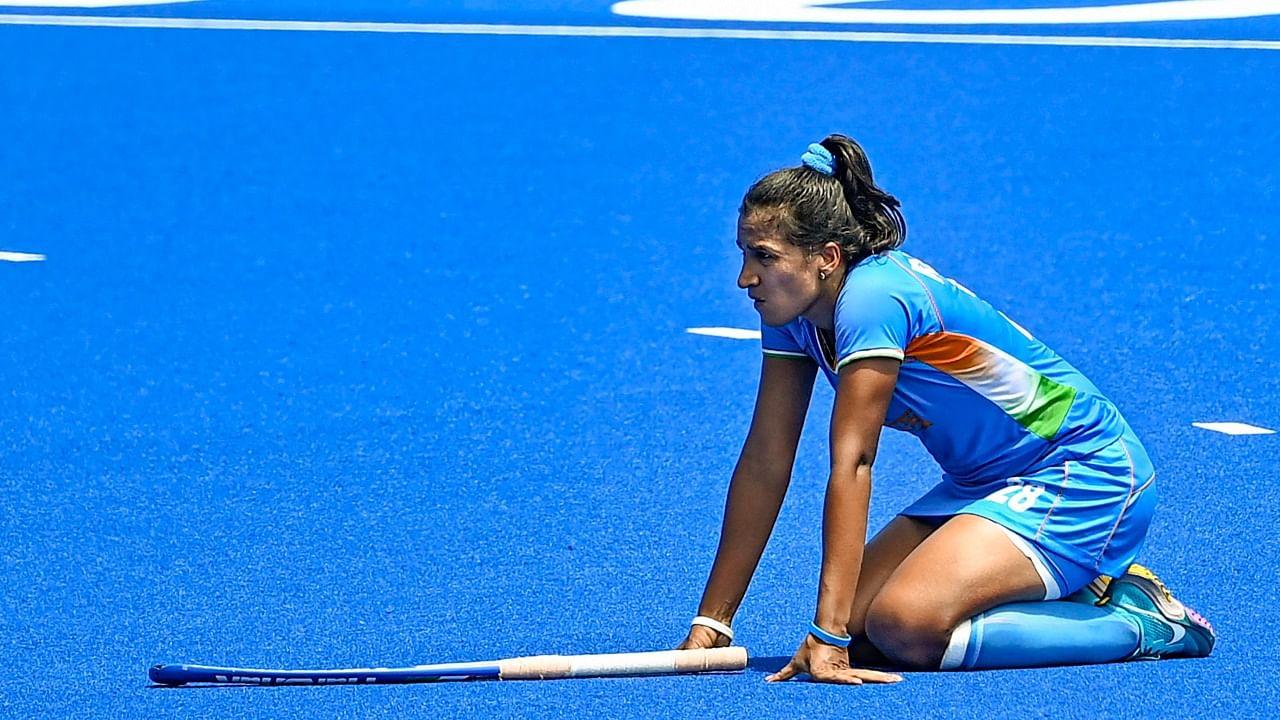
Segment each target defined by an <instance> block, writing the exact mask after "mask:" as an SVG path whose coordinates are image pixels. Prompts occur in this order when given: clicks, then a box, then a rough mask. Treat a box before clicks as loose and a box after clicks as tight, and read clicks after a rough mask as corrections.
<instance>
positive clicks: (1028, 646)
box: [866, 515, 1141, 670]
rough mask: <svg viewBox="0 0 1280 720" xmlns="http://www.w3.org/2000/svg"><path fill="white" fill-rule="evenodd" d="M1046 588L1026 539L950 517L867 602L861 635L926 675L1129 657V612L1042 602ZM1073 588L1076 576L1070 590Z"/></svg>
mask: <svg viewBox="0 0 1280 720" xmlns="http://www.w3.org/2000/svg"><path fill="white" fill-rule="evenodd" d="M1032 557H1035V558H1036V560H1035V561H1033V560H1032V559H1031V558H1032ZM1055 582H1056V581H1055V580H1054V579H1053V573H1051V572H1048V571H1047V568H1046V567H1045V556H1043V555H1041V554H1039V553H1038V551H1036V550H1035V549H1034V548H1031V546H1029V545H1028V544H1027V543H1026V541H1023V540H1016V541H1015V540H1014V539H1011V535H1010V534H1009V532H1008V531H1007V530H1005V529H1004V528H1003V527H1001V526H1000V525H998V524H996V523H995V522H993V521H991V520H988V519H986V518H982V517H978V516H975V515H958V516H956V517H953V518H951V519H950V520H948V521H947V522H946V523H945V524H943V525H942V526H941V527H940V528H939V529H938V530H937V531H935V532H934V533H933V534H932V535H931V536H930V537H929V538H928V540H926V541H925V542H923V543H921V545H920V546H919V547H918V548H917V549H916V551H915V552H913V553H912V554H911V555H909V556H908V557H907V558H906V560H904V561H903V562H902V564H901V565H900V566H899V568H898V570H897V571H896V572H895V573H894V574H893V575H892V576H891V577H890V578H889V580H888V582H886V583H885V585H884V587H883V588H882V589H881V591H880V593H879V594H878V595H877V596H876V597H875V598H874V599H873V600H872V603H871V606H870V608H869V609H868V611H867V618H866V628H867V635H868V638H869V639H870V640H871V642H872V643H874V644H875V645H876V646H877V647H878V648H879V649H880V650H881V651H882V652H883V653H884V654H885V655H886V656H887V657H888V658H889V659H890V660H891V661H893V662H895V663H897V664H900V665H903V666H906V667H911V668H918V669H926V670H931V669H945V670H951V669H985V668H996V667H1044V666H1050V665H1071V664H1082V663H1102V662H1114V661H1117V660H1124V659H1126V658H1128V657H1131V656H1133V655H1134V653H1135V651H1137V650H1138V645H1139V641H1140V639H1141V628H1140V627H1139V625H1138V623H1137V622H1135V619H1134V618H1133V617H1132V616H1131V615H1130V613H1128V612H1124V611H1122V610H1120V609H1119V608H1116V607H1096V606H1094V605H1092V604H1087V603H1076V602H1066V601H1061V602H1045V601H1043V598H1044V597H1045V594H1046V590H1047V586H1048V584H1052V583H1055ZM1082 582H1083V580H1082V579H1081V578H1080V577H1075V578H1073V581H1072V583H1071V584H1073V585H1078V584H1080V583H1082Z"/></svg>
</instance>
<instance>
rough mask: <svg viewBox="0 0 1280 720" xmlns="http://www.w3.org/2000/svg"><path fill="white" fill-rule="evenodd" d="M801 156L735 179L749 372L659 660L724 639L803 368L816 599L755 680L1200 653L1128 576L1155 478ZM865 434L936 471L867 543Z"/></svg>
mask: <svg viewBox="0 0 1280 720" xmlns="http://www.w3.org/2000/svg"><path fill="white" fill-rule="evenodd" d="M802 160H803V164H802V165H801V166H799V167H794V168H787V169H783V170H778V171H777V172H774V173H771V174H769V175H767V176H765V177H764V178H762V179H761V180H759V181H758V182H757V183H756V184H755V185H753V186H752V187H751V189H750V190H749V191H748V192H747V194H746V197H745V198H744V200H743V202H742V208H741V210H740V213H739V219H738V245H739V247H740V248H741V249H742V253H743V261H742V271H741V273H740V274H739V277H738V285H739V286H740V287H741V288H743V289H745V290H746V291H747V293H748V295H750V297H751V298H752V300H754V301H755V307H756V310H757V311H758V312H759V313H760V319H761V325H762V330H761V333H762V345H763V349H764V364H763V370H762V374H761V380H760V389H759V395H758V397H757V400H756V408H755V415H754V417H753V418H752V422H751V429H750V432H749V434H748V436H747V440H746V444H745V446H744V447H743V450H742V454H741V457H740V458H739V461H738V465H737V468H736V469H735V471H734V474H733V479H732V482H731V483H730V486H729V497H728V501H727V503H726V507H725V517H724V525H723V528H722V531H721V538H720V546H719V550H718V551H717V553H716V559H715V563H714V565H713V567H712V569H711V576H710V579H709V580H708V581H707V586H706V590H705V592H704V594H703V597H702V602H701V605H700V608H699V614H698V617H696V618H695V619H694V624H693V627H692V628H691V629H690V631H689V635H688V637H687V638H686V639H685V640H684V642H683V643H682V644H681V647H683V648H695V647H711V646H715V645H724V644H728V643H729V641H730V640H731V639H732V630H731V627H730V625H731V623H732V619H733V615H734V613H735V612H736V611H737V608H738V605H739V604H740V603H741V601H742V597H743V595H744V594H745V593H746V588H747V584H748V582H749V581H750V579H751V575H752V574H753V573H754V572H755V568H756V565H757V563H758V562H759V559H760V555H761V553H762V552H763V550H764V546H765V543H766V541H767V540H768V537H769V534H770V533H771V532H772V530H773V524H774V522H775V521H776V519H777V515H778V510H779V508H780V507H781V505H782V500H783V496H784V495H785V494H786V490H787V486H788V484H789V483H790V479H791V469H792V466H793V464H794V461H795V454H796V445H797V443H798V441H799V438H800V432H801V428H802V425H803V422H804V417H805V414H806V411H807V409H808V405H809V399H810V397H811V394H812V390H813V382H814V378H815V376H816V374H817V371H818V370H819V369H821V370H822V371H823V373H824V374H825V375H826V376H827V379H828V380H829V381H830V382H831V384H832V385H833V386H834V387H835V389H836V399H835V408H834V410H833V413H832V420H831V439H830V442H831V475H830V479H829V481H828V484H827V491H826V502H825V509H824V512H823V544H822V548H823V552H822V570H821V582H820V585H819V589H818V603H817V609H816V611H815V612H814V615H813V622H812V623H811V624H810V625H809V627H808V628H807V632H806V634H805V636H804V640H803V642H802V643H801V644H800V648H799V649H798V650H797V651H796V653H795V657H794V658H793V659H792V660H791V662H790V663H788V664H787V666H786V667H784V668H782V670H781V671H779V672H778V673H776V674H774V675H772V676H770V678H769V679H770V680H786V679H788V678H791V677H793V676H795V675H797V674H799V673H808V674H809V675H810V676H811V677H812V678H813V679H815V680H819V681H828V682H847V683H859V682H886V681H894V680H897V679H899V678H898V676H896V675H891V674H888V673H881V672H876V671H873V670H867V669H861V668H860V667H858V666H861V665H866V664H876V665H882V664H886V663H887V664H891V665H893V666H896V667H904V668H918V669H939V668H940V669H944V670H951V669H979V668H997V667H998V668H1010V667H1033V666H1047V665H1064V664H1079V663H1097V662H1113V661H1119V660H1127V659H1139V658H1142V659H1153V658H1160V657H1196V656H1203V655H1207V654H1208V653H1209V652H1210V651H1211V650H1212V648H1213V643H1214V634H1213V630H1212V628H1211V627H1210V626H1209V624H1208V623H1207V622H1205V621H1204V620H1203V619H1202V618H1200V617H1199V616H1198V615H1196V614H1195V613H1194V612H1192V611H1190V610H1189V609H1187V608H1185V607H1184V606H1182V605H1181V604H1180V603H1179V602H1178V601H1176V600H1175V599H1174V598H1173V597H1172V595H1170V594H1169V592H1168V590H1167V589H1166V588H1165V587H1164V585H1163V584H1161V583H1160V581H1159V580H1158V579H1157V578H1156V577H1155V576H1154V575H1152V574H1151V573H1150V572H1149V571H1147V570H1146V569H1145V568H1142V567H1141V566H1137V565H1133V566H1132V567H1131V563H1133V561H1134V559H1135V556H1136V555H1137V553H1138V549H1139V548H1140V547H1141V545H1142V541H1143V538H1144V537H1145V535H1146V532H1147V527H1148V525H1149V524H1150V521H1151V514H1152V511H1153V509H1154V506H1155V502H1156V494H1155V493H1156V491H1155V488H1154V486H1153V481H1154V479H1155V474H1154V471H1153V469H1152V467H1151V462H1150V460H1149V459H1148V457H1147V453H1146V451H1145V450H1144V449H1143V447H1142V444H1141V443H1140V442H1139V441H1138V439H1137V437H1136V436H1135V435H1134V433H1133V431H1132V430H1131V429H1130V428H1129V425H1128V424H1127V423H1126V422H1125V419H1124V417H1123V416H1121V414H1120V412H1119V411H1118V410H1117V409H1116V407H1115V406H1114V405H1113V404H1112V403H1111V402H1110V401H1109V400H1108V399H1107V398H1106V397H1104V396H1103V395H1102V393H1101V392H1099V391H1098V389H1097V388H1096V387H1094V386H1093V384H1092V383H1091V382H1089V380H1088V379H1087V378H1085V377H1084V376H1083V375H1081V374H1080V372H1079V371H1078V370H1076V369H1075V368H1074V367H1072V366H1071V365H1069V364H1068V363H1067V362H1066V361H1064V360H1063V359H1062V358H1060V357H1059V356H1058V355H1057V354H1056V353H1054V352H1053V351H1052V350H1051V349H1049V348H1048V347H1046V346H1045V345H1044V344H1043V343H1041V342H1039V341H1038V340H1036V339H1035V338H1034V337H1032V336H1031V335H1030V334H1029V333H1027V331H1026V330H1024V329H1022V328H1021V327H1019V326H1018V325H1017V324H1015V323H1014V322H1013V321H1012V320H1010V319H1009V318H1008V317H1006V316H1005V315H1004V314H1003V313H1001V312H999V311H997V310H996V309H994V308H993V307H992V306H991V305H989V304H987V303H986V302H984V301H983V300H981V299H979V298H978V297H976V296H975V295H974V294H973V293H972V292H970V291H969V290H967V289H966V288H965V287H964V286H962V285H960V284H959V283H957V282H955V281H954V280H950V279H947V278H945V277H943V276H942V275H940V274H939V273H937V272H936V271H934V270H933V268H931V267H930V266H929V265H927V264H925V263H924V262H921V261H920V260H918V259H916V258H914V257H911V256H909V255H907V254H905V253H903V252H901V251H900V250H898V249H897V248H898V246H899V245H901V244H902V240H903V237H904V235H905V233H906V226H905V223H904V221H903V218H902V215H901V213H900V212H899V210H898V201H897V200H896V199H895V198H894V197H893V196H891V195H889V194H887V193H885V192H884V191H883V190H881V189H880V188H879V187H877V186H876V184H875V182H874V180H873V178H872V174H871V167H870V164H869V163H868V161H867V158H866V156H865V155H864V153H863V151H862V149H861V148H860V147H858V145H857V144H856V143H854V142H853V141H852V140H850V139H849V138H846V137H844V136H841V135H832V136H830V137H828V138H826V139H825V140H823V141H822V143H821V144H814V145H811V146H810V147H809V151H808V152H806V153H805V154H804V155H803V157H802ZM882 425H888V426H890V427H892V428H895V429H898V430H904V431H906V432H909V433H911V434H913V435H915V436H916V437H918V438H919V439H920V441H921V442H922V443H923V444H924V446H925V448H926V449H927V450H928V451H929V453H930V454H931V455H932V456H933V457H934V459H935V460H936V461H937V462H938V464H939V465H940V466H941V467H942V470H943V475H942V481H941V482H940V483H938V485H936V486H935V487H934V488H933V489H931V490H929V491H928V492H926V493H925V494H924V496H923V497H921V498H920V499H919V500H917V501H916V502H914V503H912V504H911V505H910V506H909V507H907V508H906V509H905V510H903V511H902V513H901V514H900V515H898V516H897V517H896V518H894V519H893V521H891V522H890V523H889V524H888V525H887V526H885V528H884V529H883V530H881V531H880V532H879V533H878V534H877V535H876V536H875V538H874V539H873V540H871V542H869V543H868V542H866V537H867V508H868V501H869V496H870V493H871V467H872V463H873V462H874V460H875V456H876V446H877V443H878V442H879V436H880V428H881V426H882ZM1111 577H1116V578H1117V579H1115V580H1111V579H1110V578H1111ZM1062 598H1067V601H1061V602H1046V601H1056V600H1059V599H1062ZM851 659H852V662H851Z"/></svg>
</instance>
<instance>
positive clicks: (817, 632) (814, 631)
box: [809, 623, 853, 648]
mask: <svg viewBox="0 0 1280 720" xmlns="http://www.w3.org/2000/svg"><path fill="white" fill-rule="evenodd" d="M809 634H810V635H812V636H814V637H816V638H818V639H819V640H821V641H822V642H824V643H826V644H828V645H835V646H836V647H842V648H847V647H849V643H851V642H853V638H852V637H850V636H848V635H832V634H831V633H829V632H827V631H826V630H823V629H822V628H820V627H818V623H809Z"/></svg>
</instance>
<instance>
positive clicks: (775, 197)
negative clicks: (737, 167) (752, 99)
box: [738, 135, 907, 267]
mask: <svg viewBox="0 0 1280 720" xmlns="http://www.w3.org/2000/svg"><path fill="white" fill-rule="evenodd" d="M820 144H821V145H822V147H824V148H826V149H827V151H828V152H830V153H831V155H832V157H834V158H835V172H834V174H833V175H828V174H826V173H825V172H823V171H821V170H816V169H814V168H812V167H809V166H808V165H801V166H799V167H792V168H784V169H782V170H775V171H774V172H771V173H769V174H768V175H765V176H764V177H762V178H760V179H759V180H757V181H756V182H755V184H754V185H752V186H751V188H750V189H749V190H747V194H746V195H745V196H744V197H743V198H742V207H740V208H739V209H738V212H739V213H740V214H741V215H742V216H743V217H747V216H748V215H750V216H754V217H755V218H756V219H757V220H759V221H762V222H766V223H772V224H773V225H774V227H775V228H776V230H777V231H778V232H779V233H780V234H781V235H783V236H784V237H785V238H786V239H787V240H788V241H789V242H790V243H792V244H793V245H796V246H798V247H801V248H804V249H805V250H808V251H810V252H816V251H817V250H818V249H819V248H821V247H822V246H823V245H825V244H826V243H828V242H834V243H836V244H838V245H839V246H840V251H841V253H842V254H843V255H844V259H845V261H846V262H847V263H848V267H853V266H854V265H856V264H858V263H859V262H861V261H862V260H863V259H864V258H867V257H869V256H871V255H875V254H878V253H882V252H885V251H888V250H893V249H894V248H897V247H899V246H900V245H902V241H903V240H905V239H906V235H907V222H906V220H905V219H903V217H902V212H901V211H899V210H898V208H899V206H900V205H901V203H899V202H898V199H897V198H895V197H894V196H892V195H890V194H889V193H887V192H885V191H884V190H881V189H880V188H879V187H878V186H877V185H876V184H875V179H874V178H873V177H872V175H871V163H870V161H868V160H867V154H866V153H865V152H863V150H862V147H861V146H859V145H858V143H856V142H854V141H853V140H852V139H850V138H848V137H845V136H844V135H828V136H827V137H826V139H824V140H823V141H822V142H821V143H820Z"/></svg>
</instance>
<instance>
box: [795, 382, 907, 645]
mask: <svg viewBox="0 0 1280 720" xmlns="http://www.w3.org/2000/svg"><path fill="white" fill-rule="evenodd" d="M900 366H901V362H900V361H898V360H895V359H892V358H867V359H865V360H859V361H857V362H854V363H851V364H849V365H848V366H846V367H844V368H842V369H841V371H840V382H839V384H838V386H837V388H836V402H835V410H834V412H833V414H832V418H831V477H830V479H829V480H828V481H827V497H826V504H825V507H824V510H823V514H822V579H821V580H820V582H819V585H818V608H817V611H816V612H815V613H814V618H813V621H814V622H815V623H817V624H818V626H819V627H821V628H823V629H824V630H826V631H828V632H831V633H835V634H837V635H843V634H845V628H846V627H847V626H848V624H849V614H850V612H851V611H852V608H853V596H854V592H855V591H856V590H857V587H858V574H859V573H860V572H861V570H862V550H863V546H864V545H866V542H867V511H868V506H869V504H870V501H871V465H872V463H874V462H875V459H876V449H877V448H878V446H879V444H880V429H881V426H883V425H884V420H885V414H886V413H887V412H888V410H889V400H890V399H891V398H892V396H893V388H894V386H895V385H897V382H898V369H899V367H900Z"/></svg>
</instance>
